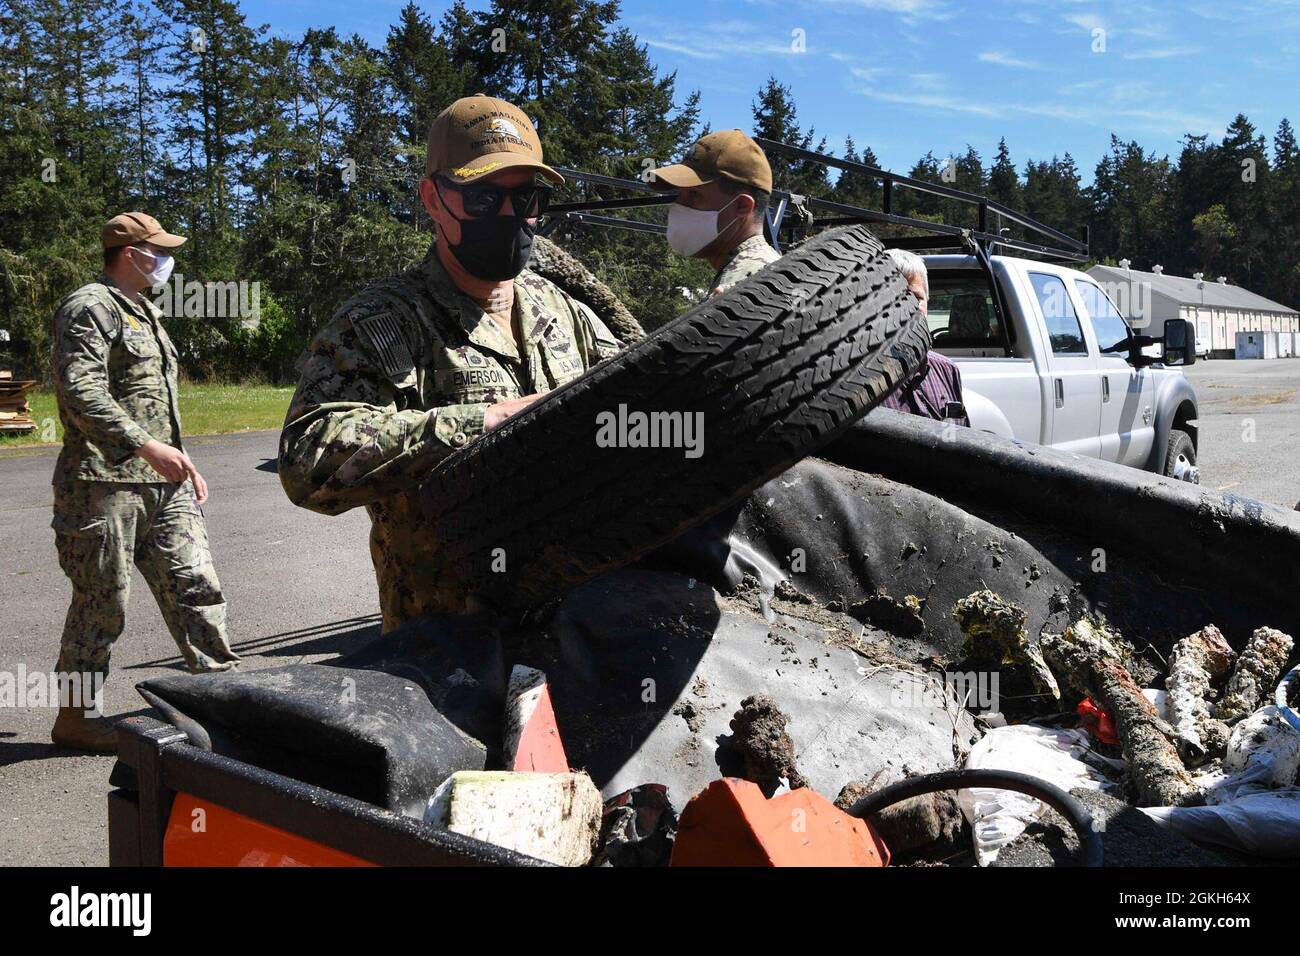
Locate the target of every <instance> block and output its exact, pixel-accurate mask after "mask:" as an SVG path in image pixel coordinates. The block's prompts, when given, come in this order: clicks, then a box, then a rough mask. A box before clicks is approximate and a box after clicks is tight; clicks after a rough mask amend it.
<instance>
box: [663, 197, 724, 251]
mask: <svg viewBox="0 0 1300 956" xmlns="http://www.w3.org/2000/svg"><path fill="white" fill-rule="evenodd" d="M739 198H740V197H739V196H737V197H735V199H732V200H731V202H735V201H736V199H739ZM731 202H729V203H727V205H726V206H723V207H722V209H692V208H691V207H690V206H683V205H682V204H681V203H679V202H675V203H673V204H672V205H671V206H669V207H668V247H669V248H670V249H672V250H673V252H675V253H677V254H678V255H682V256H693V255H695V253H697V252H699V251H700V250H701V249H703V248H704V247H705V246H707V245H708V244H709V243H710V242H712V241H713V240H714V239H716V238H717V237H718V216H719V215H721V214H722V211H723V209H726V208H727V206H730V205H731ZM734 224H735V223H734V221H733V222H732V223H730V224H728V226H727V228H728V229H730V228H731V226H732V225H734Z"/></svg>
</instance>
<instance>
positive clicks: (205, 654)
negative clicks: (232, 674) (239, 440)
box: [51, 212, 239, 753]
mask: <svg viewBox="0 0 1300 956" xmlns="http://www.w3.org/2000/svg"><path fill="white" fill-rule="evenodd" d="M101 240H102V244H103V247H104V274H103V275H101V276H100V277H99V279H98V280H96V281H95V282H92V283H90V284H89V285H85V286H82V287H81V288H80V289H78V290H77V291H75V292H73V293H72V294H71V295H69V296H68V297H67V298H65V299H64V300H63V301H62V302H60V303H59V307H58V310H57V311H56V312H55V314H54V346H53V368H54V382H55V388H56V392H57V397H58V405H59V418H60V419H61V420H62V422H63V450H62V452H61V453H60V454H59V459H58V462H57V463H56V464H55V467H54V482H53V484H54V521H53V523H52V526H53V528H54V532H55V545H56V547H57V549H58V553H59V564H60V565H61V566H62V568H63V571H64V573H65V574H66V575H67V576H68V578H69V579H70V580H71V581H72V605H71V607H70V608H69V609H68V616H67V620H66V622H65V624H64V628H63V641H62V645H61V647H60V650H59V660H58V665H57V670H58V672H59V674H61V675H77V678H78V679H80V680H81V681H83V682H94V683H93V684H90V685H89V686H83V688H82V694H81V697H82V699H81V701H80V703H81V705H82V706H75V705H74V704H72V703H71V702H68V701H64V702H62V703H63V704H64V706H61V707H60V708H59V716H58V719H57V720H56V721H55V723H54V728H53V731H52V732H51V736H52V739H53V740H54V742H55V743H56V744H59V745H60V746H65V747H73V748H76V749H79V750H89V751H93V752H98V753H113V752H114V751H115V750H116V746H115V743H114V732H113V729H112V726H111V725H110V724H109V723H108V721H106V720H104V719H103V718H102V717H94V718H92V717H89V716H87V708H90V709H98V703H99V702H98V700H97V699H96V700H95V703H94V705H91V703H90V698H91V697H92V696H93V695H92V694H91V693H88V692H87V691H88V690H90V689H91V688H92V687H93V688H97V687H99V686H102V682H103V680H104V679H105V678H106V677H107V675H108V667H109V657H110V655H111V652H112V646H113V642H114V641H116V640H117V638H118V637H119V636H120V635H121V633H122V629H123V628H124V627H125V626H126V605H127V598H128V596H129V594H130V589H131V568H132V566H133V565H134V566H136V567H138V568H139V569H140V571H141V573H142V574H143V575H144V578H145V580H146V581H147V582H148V583H149V587H150V589H151V590H152V591H153V593H154V597H155V598H156V599H157V601H158V607H159V609H160V610H161V611H162V615H163V619H164V620H165V621H166V622H167V627H168V629H169V630H170V631H171V634H172V637H173V638H174V639H175V641H176V643H177V645H178V646H179V647H180V650H181V654H182V656H183V657H184V659H185V662H186V664H187V665H188V666H189V668H190V670H192V671H212V670H226V669H229V668H230V667H232V666H234V664H235V662H237V661H238V660H239V658H238V657H237V656H236V655H235V654H234V653H232V652H231V650H230V646H229V644H228V643H227V640H226V602H225V598H224V597H222V594H221V585H220V583H219V582H218V581H217V575H216V571H215V570H214V569H213V566H212V557H211V555H210V553H209V551H208V535H207V529H206V527H205V526H204V521H203V514H202V512H201V511H200V510H199V505H200V504H201V503H202V502H203V501H204V500H205V499H206V498H207V494H208V488H207V483H206V482H205V481H204V480H203V476H202V475H201V474H199V471H198V469H197V468H195V467H194V463H193V462H191V461H190V459H189V456H188V455H186V454H185V452H184V450H183V448H182V446H181V422H180V413H179V411H178V410H177V404H176V366H177V356H176V349H175V348H174V347H173V346H172V343H171V340H170V339H169V338H168V336H167V333H166V331H165V330H164V329H163V326H162V322H161V321H160V315H161V313H160V311H159V310H158V308H157V307H156V306H154V304H153V303H152V302H150V301H149V300H148V299H146V298H145V297H144V296H143V295H142V292H143V291H144V290H146V289H148V288H149V287H150V286H153V285H161V284H164V283H165V282H166V281H167V278H168V276H169V275H170V272H171V263H172V256H171V253H172V251H173V250H174V249H176V248H177V247H178V246H180V245H181V244H182V243H183V242H185V239H184V238H183V237H181V236H174V235H171V234H170V233H168V232H166V231H164V230H163V228H162V226H160V225H159V224H158V220H156V219H154V218H153V217H152V216H148V215H145V214H144V213H138V212H132V213H124V214H123V215H120V216H117V217H115V218H113V219H111V220H110V221H109V222H108V224H107V225H106V226H105V227H104V230H103V233H102V235H101Z"/></svg>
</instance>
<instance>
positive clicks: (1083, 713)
mask: <svg viewBox="0 0 1300 956" xmlns="http://www.w3.org/2000/svg"><path fill="white" fill-rule="evenodd" d="M1075 710H1076V711H1077V712H1078V714H1079V716H1080V717H1082V718H1083V721H1082V723H1083V728H1084V730H1087V731H1088V732H1089V733H1091V734H1092V735H1093V736H1094V737H1096V738H1097V739H1098V740H1100V741H1101V742H1102V743H1104V744H1117V743H1119V734H1117V733H1116V732H1115V719H1114V718H1113V717H1111V715H1110V711H1108V710H1107V709H1106V708H1105V707H1103V706H1101V704H1098V703H1097V702H1096V701H1094V700H1093V699H1092V698H1091V697H1085V698H1084V699H1083V700H1081V701H1079V706H1078V707H1077V708H1075Z"/></svg>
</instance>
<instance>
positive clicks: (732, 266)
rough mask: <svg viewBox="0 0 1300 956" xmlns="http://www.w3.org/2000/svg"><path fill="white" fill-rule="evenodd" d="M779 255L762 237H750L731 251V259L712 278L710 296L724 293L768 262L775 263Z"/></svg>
mask: <svg viewBox="0 0 1300 956" xmlns="http://www.w3.org/2000/svg"><path fill="white" fill-rule="evenodd" d="M780 258H781V253H779V252H777V251H776V250H775V249H773V248H772V245H771V243H769V242H768V241H767V240H766V239H764V238H763V237H762V236H750V237H749V238H748V239H746V240H745V241H744V242H742V243H741V244H740V245H738V246H736V248H735V249H733V250H732V251H731V258H729V259H728V260H727V261H726V262H724V263H723V264H722V268H721V269H719V270H718V274H717V275H715V276H714V277H713V291H712V292H711V293H710V294H711V295H717V294H718V293H719V292H725V291H726V290H727V289H729V288H731V287H732V286H733V285H735V284H736V283H737V282H739V281H740V280H741V279H748V278H749V277H750V276H752V275H753V274H754V273H755V272H757V271H758V270H759V269H761V268H763V266H765V265H767V264H768V263H769V262H776V260H777V259H780Z"/></svg>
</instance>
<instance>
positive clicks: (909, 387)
mask: <svg viewBox="0 0 1300 956" xmlns="http://www.w3.org/2000/svg"><path fill="white" fill-rule="evenodd" d="M888 251H889V255H890V257H891V258H892V259H893V260H894V263H895V264H896V265H897V266H898V271H900V272H901V273H902V274H903V278H904V279H906V280H907V288H908V289H909V290H910V291H911V293H912V295H914V296H916V300H917V301H918V302H919V303H920V304H921V314H922V315H928V314H929V311H930V277H929V274H928V273H927V271H926V268H925V260H924V259H922V258H921V257H920V256H918V255H917V254H916V253H915V252H909V251H907V250H906V249H890V250H888ZM881 404H882V405H884V406H885V407H886V408H894V409H897V410H898V411H900V412H909V413H911V414H913V415H921V416H923V417H925V418H933V419H935V420H936V421H950V422H955V423H956V424H958V425H965V426H967V427H970V419H969V418H968V417H967V415H966V406H965V404H964V403H963V402H962V397H961V370H960V369H958V368H957V366H956V365H955V364H953V362H952V361H951V360H950V359H949V358H948V357H947V356H945V355H940V354H939V353H938V352H935V351H933V350H931V351H930V352H928V353H926V356H925V363H924V364H923V365H922V366H921V367H920V368H919V369H917V371H916V372H915V373H913V375H912V377H911V378H909V379H908V380H907V381H906V382H904V383H903V384H902V386H901V387H899V388H898V389H897V390H895V391H894V392H892V393H891V394H890V395H889V396H888V397H887V398H886V399H885V400H884V401H883V402H881Z"/></svg>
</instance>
